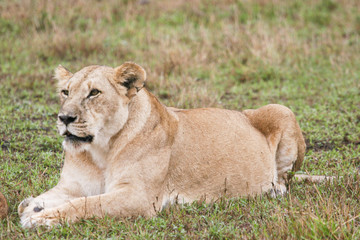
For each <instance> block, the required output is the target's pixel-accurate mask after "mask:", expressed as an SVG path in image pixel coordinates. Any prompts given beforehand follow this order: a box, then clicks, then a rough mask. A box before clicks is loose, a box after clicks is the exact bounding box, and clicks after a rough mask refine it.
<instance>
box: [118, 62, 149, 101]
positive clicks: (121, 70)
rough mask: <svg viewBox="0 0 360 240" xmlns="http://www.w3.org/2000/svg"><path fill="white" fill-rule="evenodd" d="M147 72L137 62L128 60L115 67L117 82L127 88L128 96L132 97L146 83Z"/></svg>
mask: <svg viewBox="0 0 360 240" xmlns="http://www.w3.org/2000/svg"><path fill="white" fill-rule="evenodd" d="M145 80H146V72H145V70H144V69H143V68H142V67H141V66H139V65H137V64H136V63H132V62H126V63H124V64H122V65H121V66H119V67H117V68H115V82H116V83H119V84H120V85H122V86H124V87H126V88H127V94H126V95H127V96H128V98H132V97H133V96H135V95H136V93H137V92H138V91H140V90H141V89H142V88H143V87H144V84H145Z"/></svg>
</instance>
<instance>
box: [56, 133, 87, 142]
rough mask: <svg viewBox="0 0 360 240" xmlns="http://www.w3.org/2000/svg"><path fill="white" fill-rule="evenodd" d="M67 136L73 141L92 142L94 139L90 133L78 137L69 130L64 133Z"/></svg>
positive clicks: (67, 138)
mask: <svg viewBox="0 0 360 240" xmlns="http://www.w3.org/2000/svg"><path fill="white" fill-rule="evenodd" d="M63 135H64V136H65V137H66V140H69V141H73V142H89V143H91V142H92V140H93V136H91V135H88V136H86V137H78V136H76V135H73V134H71V133H70V132H69V131H66V132H65V133H64V134H63Z"/></svg>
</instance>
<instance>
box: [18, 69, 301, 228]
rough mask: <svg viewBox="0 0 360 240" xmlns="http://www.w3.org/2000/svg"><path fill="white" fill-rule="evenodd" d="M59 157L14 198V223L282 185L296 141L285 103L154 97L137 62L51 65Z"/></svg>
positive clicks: (150, 212) (49, 221) (293, 161)
mask: <svg viewBox="0 0 360 240" xmlns="http://www.w3.org/2000/svg"><path fill="white" fill-rule="evenodd" d="M55 78H56V79H58V81H59V94H60V99H61V109H60V112H59V115H58V121H57V127H58V131H59V133H60V134H61V135H62V136H64V137H65V140H64V142H63V148H64V151H65V163H64V167H63V169H62V172H61V177H60V181H59V183H58V185H57V186H55V187H54V188H52V189H51V190H49V191H47V192H45V193H43V194H41V195H40V196H38V197H36V198H28V199H25V200H24V201H23V202H22V203H21V204H20V205H19V208H18V211H19V214H20V217H21V224H22V226H23V227H33V226H38V225H48V226H52V225H55V224H59V223H61V222H62V221H69V222H75V221H78V220H80V219H86V218H91V217H100V218H101V217H104V216H105V215H108V216H111V217H122V216H137V215H142V216H147V217H148V216H154V215H155V214H156V213H157V212H158V211H160V210H161V209H163V208H164V207H166V206H167V205H169V204H172V203H189V202H192V201H194V200H199V199H201V200H204V201H206V202H209V201H213V200H215V199H218V198H219V197H221V196H223V195H226V196H229V197H237V196H244V195H256V194H260V193H263V192H271V193H273V194H276V193H284V192H285V191H286V187H285V181H286V180H287V179H288V174H287V173H288V171H291V170H293V171H296V170H298V169H299V168H300V166H301V163H302V161H303V158H304V151H305V142H304V138H303V136H302V133H301V130H300V128H299V125H298V123H297V122H296V120H295V116H294V114H293V113H292V111H291V110H290V109H288V108H286V107H284V106H281V105H274V104H272V105H267V106H264V107H261V108H259V109H257V110H245V111H243V112H238V111H231V110H224V109H214V108H201V109H191V110H184V109H176V108H169V107H166V106H164V105H163V104H161V103H160V102H159V101H158V99H157V98H156V97H155V96H154V95H152V94H151V93H150V92H148V91H147V90H146V89H145V88H144V82H145V80H146V73H145V70H144V69H143V68H142V67H140V66H139V65H137V64H135V63H131V62H127V63H124V64H122V65H121V66H120V67H117V68H115V69H114V68H111V67H106V66H89V67H85V68H83V69H82V70H80V71H79V72H77V73H75V74H72V73H71V72H69V71H68V70H66V69H65V68H64V67H62V66H59V67H58V68H57V69H56V71H55Z"/></svg>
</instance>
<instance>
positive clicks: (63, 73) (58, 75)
mask: <svg viewBox="0 0 360 240" xmlns="http://www.w3.org/2000/svg"><path fill="white" fill-rule="evenodd" d="M72 75H73V74H72V73H71V72H70V71H69V70H67V69H66V68H64V67H63V66H61V65H59V66H58V67H57V68H56V69H55V75H54V77H55V79H57V80H58V81H59V85H62V83H64V82H66V81H67V80H69V79H70V78H71V77H72Z"/></svg>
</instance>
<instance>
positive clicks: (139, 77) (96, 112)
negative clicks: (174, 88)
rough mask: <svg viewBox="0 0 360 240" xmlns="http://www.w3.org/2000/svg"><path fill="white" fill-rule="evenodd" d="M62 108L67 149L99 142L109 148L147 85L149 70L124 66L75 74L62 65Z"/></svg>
mask: <svg viewBox="0 0 360 240" xmlns="http://www.w3.org/2000/svg"><path fill="white" fill-rule="evenodd" d="M55 78H56V79H58V81H59V84H58V86H59V95H60V101H61V109H60V111H59V115H58V121H57V127H58V131H59V133H60V134H61V135H62V136H65V140H64V143H63V146H64V148H65V149H69V148H72V149H76V150H84V149H86V148H87V146H90V145H91V144H93V143H95V144H98V145H106V144H107V143H108V141H109V140H110V138H111V137H112V136H114V135H115V134H116V133H117V132H119V131H120V130H121V129H122V128H123V126H124V124H125V123H126V121H127V119H128V113H129V111H128V104H129V102H130V100H131V99H132V98H133V97H134V96H135V95H136V94H137V92H138V91H139V90H140V89H141V88H142V87H143V86H144V82H145V79H146V73H145V70H144V69H143V68H142V67H140V66H139V65H137V64H135V63H130V62H127V63H124V64H122V65H121V66H120V67H117V68H111V67H105V66H89V67H85V68H83V69H81V70H80V71H78V72H76V73H75V74H72V73H71V72H69V71H68V70H67V69H66V68H64V67H62V66H61V65H60V66H59V67H58V68H57V69H56V70H55Z"/></svg>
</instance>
